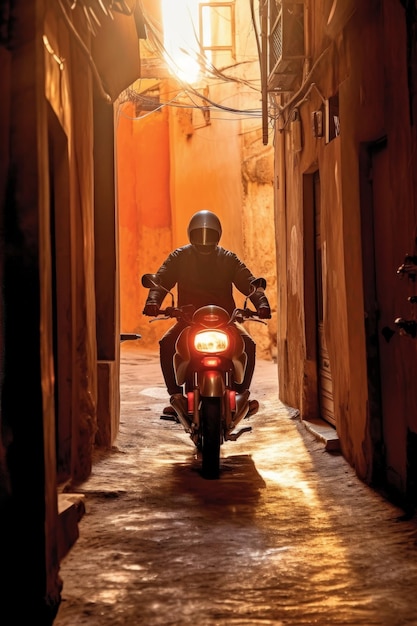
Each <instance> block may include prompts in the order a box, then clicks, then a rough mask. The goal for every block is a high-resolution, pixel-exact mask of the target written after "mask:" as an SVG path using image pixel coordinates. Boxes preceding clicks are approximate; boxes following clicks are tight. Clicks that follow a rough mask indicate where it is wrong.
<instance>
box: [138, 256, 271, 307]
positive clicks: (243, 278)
mask: <svg viewBox="0 0 417 626" xmlns="http://www.w3.org/2000/svg"><path fill="white" fill-rule="evenodd" d="M157 275H158V277H159V279H160V284H161V285H162V286H163V287H165V289H168V290H169V291H170V290H171V289H172V288H173V287H174V286H175V285H177V288H178V297H177V300H178V306H183V305H185V304H193V305H194V306H195V307H196V308H199V307H201V306H205V305H207V304H216V305H218V306H221V307H223V308H224V309H226V311H228V312H229V313H232V312H233V309H234V308H235V301H234V299H233V285H234V286H235V287H236V288H237V289H238V290H239V291H240V292H241V293H243V294H244V295H245V296H246V295H248V294H249V293H250V291H251V285H250V281H251V280H252V279H253V278H254V276H253V274H252V273H251V272H250V270H249V269H248V268H247V267H246V265H245V264H244V263H242V261H240V259H239V258H238V257H237V256H236V254H235V253H234V252H230V251H229V250H225V249H224V248H221V247H220V246H217V247H216V248H215V250H214V251H213V252H212V253H210V254H208V255H203V254H199V253H198V252H197V250H196V249H195V248H194V246H192V245H191V244H188V245H186V246H183V247H182V248H177V249H176V250H174V251H173V252H171V254H170V255H169V256H168V258H167V259H166V260H165V261H164V263H163V264H162V265H161V267H160V268H159V270H158V272H157ZM165 295H166V293H165V291H164V290H163V289H151V290H150V291H149V296H148V299H147V301H146V304H157V305H158V306H159V307H160V306H161V304H162V301H163V299H164V297H165ZM251 301H252V303H253V304H254V306H255V307H256V308H258V307H259V306H260V305H261V304H265V305H268V300H267V298H266V296H265V295H264V294H263V293H262V292H261V291H258V292H255V293H254V294H253V295H252V297H251Z"/></svg>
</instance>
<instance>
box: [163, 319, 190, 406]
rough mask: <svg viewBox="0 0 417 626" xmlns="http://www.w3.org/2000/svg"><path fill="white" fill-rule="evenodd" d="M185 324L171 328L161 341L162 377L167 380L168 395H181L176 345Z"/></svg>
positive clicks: (177, 324) (178, 324)
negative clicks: (174, 360)
mask: <svg viewBox="0 0 417 626" xmlns="http://www.w3.org/2000/svg"><path fill="white" fill-rule="evenodd" d="M183 328H184V326H183V324H180V323H179V322H178V323H176V324H174V326H171V328H169V329H168V330H167V332H166V333H165V334H164V336H163V337H162V338H161V340H160V341H159V358H160V362H161V370H162V375H163V377H164V380H165V384H166V387H167V391H168V394H169V395H170V396H173V395H174V394H177V393H181V394H182V387H180V386H179V385H177V381H176V379H175V372H174V364H173V359H174V354H175V343H176V341H177V339H178V336H179V334H180V332H181V331H182V329H183Z"/></svg>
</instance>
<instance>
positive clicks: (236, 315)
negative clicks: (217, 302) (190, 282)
mask: <svg viewBox="0 0 417 626" xmlns="http://www.w3.org/2000/svg"><path fill="white" fill-rule="evenodd" d="M186 308H187V307H185V310H184V308H181V307H174V306H167V307H166V308H165V309H159V311H158V315H157V316H156V317H155V318H154V319H153V320H151V321H157V320H158V319H160V320H162V319H169V318H176V319H177V320H180V319H181V320H185V321H187V322H191V316H190V314H189V311H187V310H186ZM247 319H252V320H253V321H254V322H261V323H263V324H265V323H266V322H264V321H263V320H261V319H260V318H259V315H258V312H257V311H252V310H251V309H248V308H244V309H235V310H234V311H233V313H232V315H231V316H230V320H229V323H232V322H238V323H243V322H244V321H245V320H247Z"/></svg>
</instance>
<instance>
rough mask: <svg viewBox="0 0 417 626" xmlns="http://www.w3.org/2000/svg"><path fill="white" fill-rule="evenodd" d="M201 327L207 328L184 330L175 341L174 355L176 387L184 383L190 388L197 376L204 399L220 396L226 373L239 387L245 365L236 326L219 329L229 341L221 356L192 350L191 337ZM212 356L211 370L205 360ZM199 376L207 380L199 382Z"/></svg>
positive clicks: (245, 361) (192, 341)
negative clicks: (231, 376) (206, 396)
mask: <svg viewBox="0 0 417 626" xmlns="http://www.w3.org/2000/svg"><path fill="white" fill-rule="evenodd" d="M202 328H206V329H207V327H206V326H204V327H187V328H185V329H184V330H183V331H182V333H181V334H180V336H179V337H178V339H177V344H176V352H175V355H174V371H175V376H176V380H177V384H178V385H180V386H182V385H184V384H186V385H187V386H189V387H191V388H192V387H193V386H195V382H196V381H194V380H193V377H194V376H195V375H197V376H198V384H199V386H200V389H201V394H202V395H206V394H205V393H203V391H202V388H204V389H207V395H208V396H222V395H223V393H224V389H225V386H226V385H225V382H224V381H225V379H226V374H228V378H230V374H233V381H234V382H235V383H238V384H239V383H241V382H242V381H243V377H244V373H245V369H246V363H247V355H246V352H245V343H244V341H243V339H242V336H241V334H240V332H239V330H238V329H237V328H236V326H234V325H229V326H227V327H225V328H224V329H223V330H224V332H225V333H227V335H228V336H229V340H230V344H229V347H228V349H227V350H226V351H225V352H224V353H223V354H218V353H215V354H205V353H202V352H198V351H197V350H195V349H194V337H195V335H196V334H197V333H198V332H199V331H200V330H202ZM214 357H215V358H217V362H216V366H215V367H213V363H212V362H211V363H210V361H209V359H213V358H214ZM210 372H211V373H210ZM209 373H210V374H209ZM214 373H215V374H216V375H214ZM202 377H204V378H207V380H204V382H203V380H202ZM209 390H210V391H209Z"/></svg>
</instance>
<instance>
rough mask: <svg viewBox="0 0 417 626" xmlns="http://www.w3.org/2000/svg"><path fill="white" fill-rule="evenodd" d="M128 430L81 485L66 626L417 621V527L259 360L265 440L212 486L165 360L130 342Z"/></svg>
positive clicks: (248, 438)
mask: <svg viewBox="0 0 417 626" xmlns="http://www.w3.org/2000/svg"><path fill="white" fill-rule="evenodd" d="M121 376H122V379H121V425H120V433H119V436H118V439H117V441H116V445H115V447H114V449H113V450H112V451H111V452H110V453H109V454H107V455H103V456H101V458H97V461H96V463H95V465H94V469H93V474H92V476H91V478H90V479H89V480H88V481H87V482H86V483H85V484H83V485H82V486H81V488H79V491H81V492H83V493H84V494H85V500H86V514H85V516H84V518H83V519H82V521H81V523H80V538H79V539H78V541H77V543H76V544H75V546H74V547H73V549H72V550H71V552H70V553H69V554H68V556H67V557H66V558H65V559H64V561H63V563H62V568H61V576H62V579H63V582H64V587H63V599H62V603H61V606H60V609H59V612H58V615H57V618H56V620H55V625H54V626H83V625H88V626H119V625H120V626H121V625H123V626H142V625H143V626H188V625H194V624H198V625H199V626H258V625H262V626H271V625H273V626H281V625H282V626H283V625H291V626H302V625H307V624H308V625H313V624H317V625H319V626H338V625H342V624H343V625H350V626H403V625H406V624H407V625H408V624H417V609H416V605H415V593H416V589H417V558H416V557H417V547H416V542H417V522H416V520H415V519H413V520H408V521H407V520H404V519H401V516H402V511H401V510H400V509H398V508H396V507H395V506H393V505H392V504H390V503H388V502H386V501H385V500H383V499H382V498H381V497H380V496H379V495H378V494H377V493H375V492H374V491H372V490H371V489H369V488H368V487H367V486H365V485H364V484H362V483H361V482H360V481H359V480H358V479H357V478H356V476H355V474H354V472H353V470H352V469H351V468H350V466H348V465H347V463H346V462H345V461H344V459H343V457H342V456H341V455H339V454H331V453H329V452H326V451H325V450H324V446H323V444H322V443H320V442H318V441H317V440H316V439H315V438H314V436H313V435H312V434H311V433H310V432H308V431H307V430H306V429H305V427H304V425H303V424H302V423H301V422H300V421H299V419H298V418H297V416H296V412H295V411H293V410H292V409H289V408H288V407H285V406H284V405H283V404H282V403H280V402H279V401H278V399H277V381H276V376H277V374H276V366H275V365H274V364H273V363H271V362H266V361H262V362H258V364H257V368H256V372H255V377H254V382H253V389H252V396H253V397H256V398H258V400H259V402H260V411H259V413H258V414H257V415H256V416H254V417H253V418H251V420H250V425H251V426H252V427H253V431H252V433H249V434H245V435H243V436H242V437H241V438H240V439H239V440H238V441H236V442H227V443H226V444H225V445H224V446H223V447H222V466H221V468H222V469H221V477H220V479H219V480H217V481H206V480H203V478H202V477H201V476H200V473H199V467H200V466H199V460H198V459H197V458H196V456H195V452H194V447H193V445H192V443H191V440H190V439H189V437H188V435H186V434H185V433H184V432H183V431H182V429H181V427H180V426H178V425H175V424H173V423H171V422H166V421H163V420H160V419H159V416H160V413H161V410H162V408H163V406H164V405H165V404H166V395H165V389H164V386H163V383H162V377H161V373H160V369H159V363H158V359H157V356H156V355H154V354H146V353H142V352H141V351H140V350H139V348H138V347H137V346H135V345H134V344H130V345H128V344H126V345H125V344H122V367H121Z"/></svg>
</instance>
